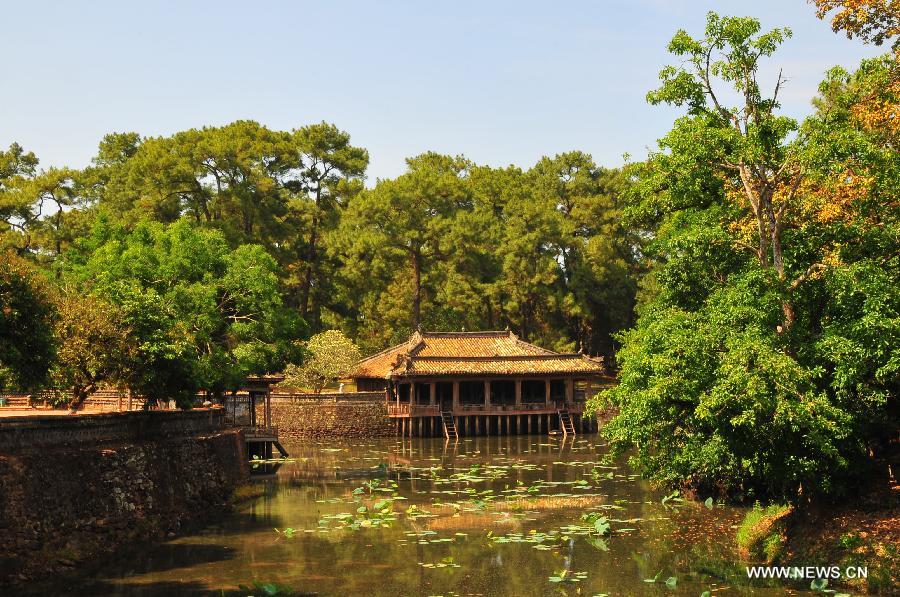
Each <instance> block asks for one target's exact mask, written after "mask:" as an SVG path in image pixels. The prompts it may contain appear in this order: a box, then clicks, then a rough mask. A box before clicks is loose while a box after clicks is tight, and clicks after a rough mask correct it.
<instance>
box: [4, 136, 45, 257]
mask: <svg viewBox="0 0 900 597" xmlns="http://www.w3.org/2000/svg"><path fill="white" fill-rule="evenodd" d="M37 165H38V159H37V157H36V156H35V155H34V153H32V152H28V153H25V150H24V149H23V148H22V146H21V145H19V144H18V143H13V144H11V145H10V146H9V149H8V150H6V151H0V222H2V230H0V232H2V233H3V235H4V236H5V237H6V238H5V239H4V244H5V245H6V246H9V247H15V248H17V249H19V252H20V253H21V252H22V249H21V245H22V237H23V236H24V235H25V223H26V222H28V221H30V220H31V219H32V218H33V211H32V207H33V206H32V200H31V198H30V197H28V196H26V195H24V194H22V193H20V192H18V187H19V185H21V184H22V183H23V182H26V181H28V180H30V179H31V178H33V177H34V175H35V174H36V172H37ZM25 246H26V247H27V242H26V243H25Z"/></svg>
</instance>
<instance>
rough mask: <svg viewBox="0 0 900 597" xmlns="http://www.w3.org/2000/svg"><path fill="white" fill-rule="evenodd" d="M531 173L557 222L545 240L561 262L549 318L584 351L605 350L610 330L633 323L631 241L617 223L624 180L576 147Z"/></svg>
mask: <svg viewBox="0 0 900 597" xmlns="http://www.w3.org/2000/svg"><path fill="white" fill-rule="evenodd" d="M529 176H530V178H531V179H532V181H533V182H532V185H533V188H534V194H535V197H536V200H537V201H539V203H540V204H541V205H542V206H543V209H545V210H547V212H548V213H550V214H553V215H554V216H556V218H557V220H558V223H557V224H556V230H557V236H556V237H554V236H548V237H547V238H546V240H545V242H547V243H550V244H552V245H554V246H555V250H556V252H557V255H556V256H555V261H556V263H558V264H559V266H560V272H559V274H560V275H559V278H558V279H559V281H560V282H561V285H560V286H559V288H558V291H557V292H558V295H559V297H560V298H559V300H558V304H559V321H558V322H554V323H558V326H557V327H562V328H563V329H564V330H566V336H567V338H569V339H570V341H571V342H574V343H575V344H576V345H577V346H579V347H581V348H582V349H585V350H588V351H591V352H598V351H603V352H606V353H610V354H611V353H612V346H611V343H610V339H611V334H612V333H613V332H615V331H618V330H621V329H623V328H625V327H626V326H627V325H628V324H629V323H630V322H631V312H632V309H633V297H634V294H635V290H636V288H635V279H636V274H637V271H636V267H635V260H636V250H635V245H636V239H635V238H633V237H632V236H631V235H630V234H629V232H628V231H627V230H626V229H624V228H623V227H622V225H621V206H620V201H621V194H622V192H623V190H624V188H625V187H626V182H625V180H624V178H623V177H622V175H621V174H620V173H619V172H616V171H610V170H605V169H603V168H599V167H598V166H596V165H595V164H594V162H593V160H592V159H591V157H590V156H589V155H587V154H585V153H582V152H579V151H573V152H568V153H564V154H560V155H557V156H555V157H554V158H552V159H551V158H543V159H542V160H541V161H539V162H538V163H537V164H536V165H535V167H534V168H532V169H531V171H530V172H529ZM551 321H552V320H551Z"/></svg>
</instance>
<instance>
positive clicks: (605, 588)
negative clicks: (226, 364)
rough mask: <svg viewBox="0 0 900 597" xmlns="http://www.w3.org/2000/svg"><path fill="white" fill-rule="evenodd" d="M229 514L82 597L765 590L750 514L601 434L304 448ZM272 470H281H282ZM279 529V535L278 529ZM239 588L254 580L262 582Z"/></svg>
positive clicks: (111, 566) (115, 564) (146, 555)
mask: <svg viewBox="0 0 900 597" xmlns="http://www.w3.org/2000/svg"><path fill="white" fill-rule="evenodd" d="M288 450H289V452H290V454H291V456H292V459H291V460H289V461H287V462H285V463H283V464H280V465H278V466H277V467H273V466H272V465H258V468H257V470H258V472H265V469H266V468H268V469H272V468H277V471H275V472H274V473H273V474H271V475H269V478H268V479H265V480H260V481H257V483H263V484H264V489H265V493H264V495H262V496H261V497H258V498H256V499H254V500H253V501H252V502H249V503H246V504H244V505H242V506H240V507H239V508H237V509H236V510H235V512H234V513H233V514H231V515H229V516H228V517H227V518H226V519H224V520H221V521H219V522H218V523H217V524H215V525H213V526H209V527H206V528H204V529H202V530H200V531H198V532H196V533H194V534H190V535H187V536H182V537H178V538H175V539H173V540H171V541H168V542H165V543H162V544H160V545H156V546H148V547H146V548H144V549H140V550H139V551H137V553H130V554H123V555H122V556H121V557H120V558H115V559H113V560H111V561H109V562H106V563H105V565H104V567H103V569H102V574H101V575H100V576H101V577H100V578H96V579H95V580H94V581H91V582H90V583H84V582H79V583H77V584H78V585H79V586H78V587H60V589H61V590H60V592H69V593H72V594H85V595H93V594H98V592H99V593H102V594H111V595H148V596H149V595H154V596H155V595H165V596H167V597H171V596H174V595H197V594H208V593H210V592H214V594H225V595H248V594H255V595H263V594H266V593H265V592H266V591H267V590H268V591H269V592H270V593H275V591H276V589H277V591H278V593H277V594H291V593H288V592H287V591H288V590H292V591H295V592H297V593H303V592H308V593H318V594H322V595H358V594H365V595H371V596H378V595H390V596H399V595H576V594H579V595H602V594H608V595H644V594H647V595H656V594H658V595H695V596H696V595H700V594H701V593H703V592H704V591H710V592H711V593H712V595H716V594H754V595H761V594H766V595H768V594H771V595H776V594H779V595H780V594H784V590H783V589H776V588H771V589H767V588H750V587H747V586H745V581H742V579H741V578H740V576H741V574H740V572H741V571H742V568H740V567H738V566H737V565H736V564H735V563H734V562H733V558H734V554H733V551H732V545H733V541H734V539H733V538H734V527H735V525H737V524H738V523H739V522H740V519H741V517H742V515H743V511H742V510H741V509H737V508H731V507H727V506H723V505H721V504H714V503H711V502H706V503H703V502H693V501H682V500H680V499H678V498H677V497H674V498H670V497H669V496H666V495H665V494H662V493H659V492H655V491H653V490H651V488H650V487H649V485H648V484H647V483H646V482H645V481H643V480H642V479H640V478H639V477H638V476H637V475H635V474H634V473H633V472H632V471H631V470H630V469H629V468H628V466H627V464H625V463H624V462H605V461H604V459H603V456H604V452H605V448H604V445H603V443H602V441H601V440H600V439H598V438H597V436H578V437H577V438H575V439H574V440H573V439H571V438H570V439H569V440H564V439H562V438H552V437H551V438H548V437H546V436H511V437H476V438H465V439H461V440H460V441H459V442H458V443H455V442H445V440H443V439H430V438H429V439H413V440H405V441H404V440H399V439H372V440H337V441H334V440H333V441H328V442H310V443H304V444H301V445H293V446H288ZM269 472H271V470H270V471H269ZM276 529H277V530H276ZM254 584H255V588H254V589H253V590H251V591H248V590H246V589H244V590H238V587H239V586H240V585H244V586H247V587H254Z"/></svg>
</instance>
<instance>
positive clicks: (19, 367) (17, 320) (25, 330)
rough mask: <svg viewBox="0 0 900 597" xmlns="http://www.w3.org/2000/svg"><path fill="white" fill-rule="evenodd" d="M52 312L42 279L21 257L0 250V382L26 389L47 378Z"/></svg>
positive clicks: (51, 351) (52, 355) (51, 352)
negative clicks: (0, 252)
mask: <svg viewBox="0 0 900 597" xmlns="http://www.w3.org/2000/svg"><path fill="white" fill-rule="evenodd" d="M55 316H56V314H55V310H54V307H53V304H52V300H51V297H50V291H49V289H48V287H47V285H46V283H45V282H43V281H42V280H41V278H40V277H39V276H38V275H37V274H36V273H35V272H34V271H33V269H32V268H31V267H30V266H29V265H28V264H27V263H25V262H24V261H23V260H22V259H20V258H18V257H16V256H15V255H13V254H11V253H9V252H5V253H2V254H0V385H2V386H3V387H14V388H21V389H26V390H30V389H34V388H37V387H40V386H41V385H42V384H43V383H44V382H45V381H46V380H47V374H48V371H49V369H50V366H51V364H52V363H53V360H54V358H55V342H54V336H53V319H54V317H55Z"/></svg>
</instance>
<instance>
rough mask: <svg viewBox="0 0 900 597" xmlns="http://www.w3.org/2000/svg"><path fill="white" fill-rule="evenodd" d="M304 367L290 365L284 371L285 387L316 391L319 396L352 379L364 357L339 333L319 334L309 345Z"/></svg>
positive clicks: (329, 331) (307, 344)
mask: <svg viewBox="0 0 900 597" xmlns="http://www.w3.org/2000/svg"><path fill="white" fill-rule="evenodd" d="M305 349H306V358H305V359H304V360H303V364H302V365H300V366H297V365H293V364H291V365H288V366H287V368H286V369H285V371H284V382H283V383H284V385H286V386H290V387H294V388H312V390H313V391H314V392H315V393H316V394H320V393H321V392H322V389H323V388H324V387H325V386H326V385H328V384H329V383H333V382H336V381H337V380H339V379H340V378H342V377H346V376H348V375H350V374H351V373H352V372H353V370H354V368H355V367H356V364H357V363H358V362H359V360H360V358H361V356H360V352H359V348H357V346H356V344H354V343H353V342H352V341H350V340H349V339H348V338H347V337H346V336H345V335H344V334H343V333H341V332H340V331H338V330H327V331H324V332H321V333H319V334H316V335H315V336H313V337H312V338H310V339H309V341H308V342H306V344H305Z"/></svg>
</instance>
